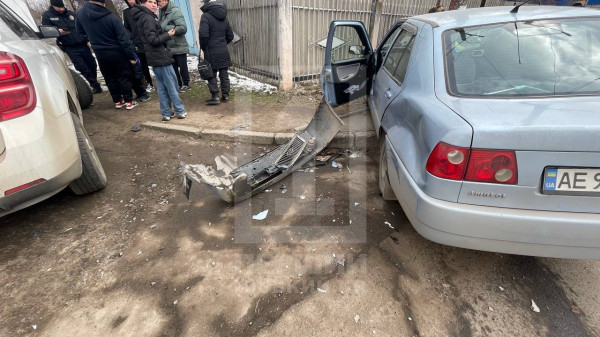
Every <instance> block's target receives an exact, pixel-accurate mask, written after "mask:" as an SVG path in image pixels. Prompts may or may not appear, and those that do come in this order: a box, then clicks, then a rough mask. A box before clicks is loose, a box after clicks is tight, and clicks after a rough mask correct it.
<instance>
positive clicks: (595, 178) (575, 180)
mask: <svg viewBox="0 0 600 337" xmlns="http://www.w3.org/2000/svg"><path fill="white" fill-rule="evenodd" d="M542 192H543V193H544V194H565V195H588V196H595V195H598V196H600V169H598V168H566V167H562V168H546V169H545V170H544V187H543V190H542Z"/></svg>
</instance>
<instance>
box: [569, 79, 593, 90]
mask: <svg viewBox="0 0 600 337" xmlns="http://www.w3.org/2000/svg"><path fill="white" fill-rule="evenodd" d="M598 81H600V77H596V78H595V79H593V80H591V81H590V82H588V83H586V84H584V85H581V86H579V87H578V88H577V89H575V90H573V91H571V92H569V94H572V93H574V92H576V91H579V90H581V89H583V88H585V87H587V86H588V85H591V84H594V83H596V82H598Z"/></svg>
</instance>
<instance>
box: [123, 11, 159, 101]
mask: <svg viewBox="0 0 600 337" xmlns="http://www.w3.org/2000/svg"><path fill="white" fill-rule="evenodd" d="M124 1H125V4H127V8H125V9H124V10H123V24H124V25H125V29H127V31H128V32H129V36H130V37H131V41H132V42H133V47H134V48H135V53H136V54H137V56H138V58H139V59H140V66H141V68H142V73H143V74H144V78H145V79H146V82H147V83H148V86H147V87H146V91H148V92H152V91H154V84H152V76H151V75H150V69H149V68H148V60H147V59H146V52H145V51H144V42H142V36H141V35H140V34H139V33H138V31H137V24H136V23H135V20H134V19H133V16H132V15H131V7H133V6H135V4H138V3H139V1H138V0H124Z"/></svg>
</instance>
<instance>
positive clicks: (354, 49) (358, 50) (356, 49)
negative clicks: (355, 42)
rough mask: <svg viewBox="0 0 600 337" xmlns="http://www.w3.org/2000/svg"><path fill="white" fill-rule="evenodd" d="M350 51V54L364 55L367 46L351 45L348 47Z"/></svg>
mask: <svg viewBox="0 0 600 337" xmlns="http://www.w3.org/2000/svg"><path fill="white" fill-rule="evenodd" d="M348 53H349V54H350V55H360V56H363V55H364V54H365V47H364V46H350V47H349V48H348Z"/></svg>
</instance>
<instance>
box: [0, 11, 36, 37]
mask: <svg viewBox="0 0 600 337" xmlns="http://www.w3.org/2000/svg"><path fill="white" fill-rule="evenodd" d="M0 19H2V21H4V22H5V23H6V25H7V26H8V28H9V29H10V30H12V31H13V32H14V33H15V34H17V36H18V37H19V38H21V39H22V40H33V39H37V38H38V37H37V35H36V34H35V32H34V31H33V30H32V29H31V28H29V26H28V25H27V24H25V23H24V22H23V21H21V20H20V19H19V18H18V17H16V16H15V15H14V14H13V13H11V12H10V10H9V9H7V8H6V7H4V6H3V5H0Z"/></svg>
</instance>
